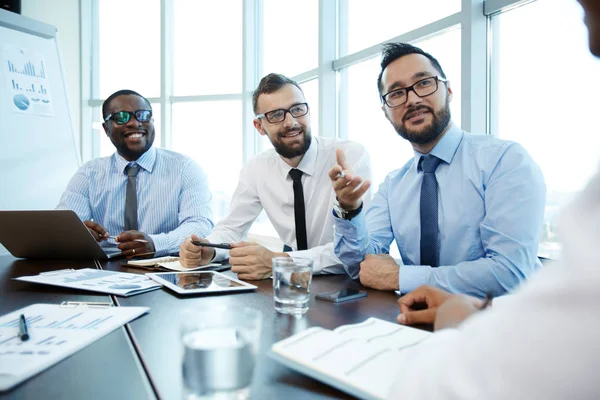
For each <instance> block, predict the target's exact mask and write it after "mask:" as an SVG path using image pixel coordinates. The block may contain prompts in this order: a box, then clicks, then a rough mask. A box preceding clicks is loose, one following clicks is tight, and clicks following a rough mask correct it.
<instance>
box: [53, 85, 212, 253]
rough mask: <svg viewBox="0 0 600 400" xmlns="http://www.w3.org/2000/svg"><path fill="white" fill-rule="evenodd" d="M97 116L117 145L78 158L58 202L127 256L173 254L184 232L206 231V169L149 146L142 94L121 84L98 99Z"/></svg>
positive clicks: (148, 115)
mask: <svg viewBox="0 0 600 400" xmlns="http://www.w3.org/2000/svg"><path fill="white" fill-rule="evenodd" d="M102 116H103V119H104V123H103V124H102V127H103V128H104V132H105V133H106V135H107V136H108V138H109V139H110V140H111V142H112V144H113V145H114V146H115V148H116V152H115V153H114V154H113V155H111V156H110V157H102V158H97V159H94V160H91V161H89V162H87V163H86V164H85V165H83V166H82V167H81V168H80V169H79V171H77V173H76V174H75V175H74V176H73V178H71V181H70V182H69V184H68V186H67V189H66V191H65V192H64V193H63V195H62V198H61V200H60V203H59V205H58V207H57V208H58V209H69V210H73V211H75V213H76V214H77V215H78V216H79V218H80V219H81V220H82V221H84V223H85V225H86V226H87V227H88V229H89V231H90V232H91V234H92V235H93V236H94V237H95V238H96V240H98V241H99V242H101V244H102V246H103V247H118V248H119V249H120V250H121V251H122V253H123V255H124V256H126V257H134V256H142V257H144V256H145V257H149V256H164V255H169V254H177V253H178V252H179V245H180V243H181V242H182V241H183V240H184V239H185V238H186V237H187V236H189V235H190V234H192V233H198V232H201V233H203V234H204V235H206V234H208V233H209V232H210V231H211V229H212V228H213V226H214V224H213V222H212V205H211V202H212V197H211V193H210V190H209V187H208V181H207V177H206V174H205V173H204V171H203V170H202V169H201V168H200V167H199V166H198V164H196V162H194V161H193V160H192V159H191V158H189V157H186V156H184V155H182V154H179V153H176V152H173V151H170V150H166V149H158V148H155V147H153V146H152V145H153V143H154V136H155V129H154V120H153V118H152V107H151V105H150V103H149V102H148V100H147V99H146V98H145V97H143V96H141V95H140V94H139V93H136V92H134V91H132V90H120V91H118V92H115V93H113V94H112V95H110V96H109V97H108V98H107V99H106V101H104V104H103V105H102Z"/></svg>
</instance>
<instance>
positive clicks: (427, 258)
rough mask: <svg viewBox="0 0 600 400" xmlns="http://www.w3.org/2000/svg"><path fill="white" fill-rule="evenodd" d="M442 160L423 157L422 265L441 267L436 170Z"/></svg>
mask: <svg viewBox="0 0 600 400" xmlns="http://www.w3.org/2000/svg"><path fill="white" fill-rule="evenodd" d="M441 161H442V160H440V159H439V158H437V157H435V156H426V157H421V160H420V162H421V169H422V170H423V183H421V265H431V266H432V267H438V266H439V265H440V237H439V229H438V185H437V181H436V179H435V170H436V168H437V167H438V165H439V164H440V162H441Z"/></svg>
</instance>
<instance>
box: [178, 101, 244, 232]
mask: <svg viewBox="0 0 600 400" xmlns="http://www.w3.org/2000/svg"><path fill="white" fill-rule="evenodd" d="M241 126H242V104H241V102H240V101H237V100H236V101H206V102H200V103H176V104H174V105H173V133H172V135H173V142H172V148H173V150H175V151H177V152H180V153H183V154H186V155H188V156H189V157H191V158H193V159H194V160H196V162H197V163H198V164H199V165H200V166H201V167H202V169H203V170H204V172H206V174H207V175H208V180H209V185H210V190H211V191H212V195H213V213H214V220H215V221H219V220H220V219H221V218H223V217H225V216H226V215H227V212H228V211H229V204H230V202H231V196H232V195H233V191H234V190H235V188H236V186H237V182H238V177H239V172H240V169H241V167H242V135H241Z"/></svg>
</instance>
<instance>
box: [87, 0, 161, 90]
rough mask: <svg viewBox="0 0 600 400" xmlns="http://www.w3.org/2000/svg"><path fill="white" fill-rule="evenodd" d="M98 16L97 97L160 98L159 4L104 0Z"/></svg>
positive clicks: (150, 0) (143, 0)
mask: <svg viewBox="0 0 600 400" xmlns="http://www.w3.org/2000/svg"><path fill="white" fill-rule="evenodd" d="M98 12H99V15H98V21H99V26H98V30H99V32H98V37H99V47H98V51H99V57H98V60H99V63H100V65H99V82H98V84H99V88H100V93H96V95H99V96H100V98H103V99H105V98H107V97H108V96H110V95H111V94H112V93H114V92H116V91H117V90H121V89H131V90H135V91H136V92H138V93H140V94H141V95H142V96H145V97H158V96H160V0H101V1H98ZM85 62H87V60H85Z"/></svg>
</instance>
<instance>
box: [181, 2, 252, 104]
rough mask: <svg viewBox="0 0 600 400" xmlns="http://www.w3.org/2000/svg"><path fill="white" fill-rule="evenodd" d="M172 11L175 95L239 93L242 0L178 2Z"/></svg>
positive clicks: (240, 81) (240, 82)
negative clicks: (173, 21)
mask: <svg viewBox="0 0 600 400" xmlns="http://www.w3.org/2000/svg"><path fill="white" fill-rule="evenodd" d="M173 8H174V10H173V12H174V19H175V21H176V23H175V24H174V37H173V53H174V54H173V56H174V57H173V58H174V63H173V72H174V73H173V94H174V95H175V96H191V95H202V94H224V93H239V92H240V91H241V90H242V0H220V1H197V0H177V1H175V2H174V4H173ZM217 16H220V17H217ZM215 38H218V40H215Z"/></svg>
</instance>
